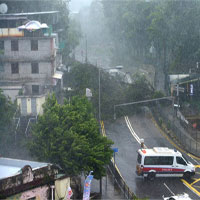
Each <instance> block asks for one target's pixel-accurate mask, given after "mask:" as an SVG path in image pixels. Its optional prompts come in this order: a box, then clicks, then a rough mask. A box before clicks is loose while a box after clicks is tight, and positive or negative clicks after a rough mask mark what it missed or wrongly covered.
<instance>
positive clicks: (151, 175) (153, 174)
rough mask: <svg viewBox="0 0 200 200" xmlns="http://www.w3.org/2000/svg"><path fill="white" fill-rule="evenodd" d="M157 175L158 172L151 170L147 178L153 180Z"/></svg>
mask: <svg viewBox="0 0 200 200" xmlns="http://www.w3.org/2000/svg"><path fill="white" fill-rule="evenodd" d="M155 176H156V174H155V173H154V172H150V173H149V174H148V176H147V178H148V179H149V180H150V181H153V180H154V179H155Z"/></svg>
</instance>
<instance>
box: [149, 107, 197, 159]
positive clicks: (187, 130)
mask: <svg viewBox="0 0 200 200" xmlns="http://www.w3.org/2000/svg"><path fill="white" fill-rule="evenodd" d="M152 111H153V116H154V118H155V119H156V121H157V123H158V124H159V125H160V126H162V124H165V125H166V127H167V129H168V130H171V131H172V133H173V134H174V135H173V136H175V138H174V139H176V140H177V142H179V143H180V144H181V145H182V146H183V147H184V149H185V150H187V151H188V152H190V153H192V154H194V155H197V156H199V155H200V132H199V131H198V130H195V129H193V128H192V126H191V125H190V124H186V123H184V122H183V121H182V120H180V119H178V118H177V117H176V114H175V113H172V115H169V113H168V112H166V110H165V109H163V107H162V106H160V105H157V106H156V107H155V108H153V109H152Z"/></svg>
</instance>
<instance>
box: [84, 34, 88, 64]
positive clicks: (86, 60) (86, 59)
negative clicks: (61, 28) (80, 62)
mask: <svg viewBox="0 0 200 200" xmlns="http://www.w3.org/2000/svg"><path fill="white" fill-rule="evenodd" d="M87 62H88V58H87V35H86V36H85V63H86V64H87Z"/></svg>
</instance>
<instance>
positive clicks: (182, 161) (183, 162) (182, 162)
mask: <svg viewBox="0 0 200 200" xmlns="http://www.w3.org/2000/svg"><path fill="white" fill-rule="evenodd" d="M176 162H177V163H178V164H180V165H187V164H186V162H185V161H184V160H183V158H182V157H176Z"/></svg>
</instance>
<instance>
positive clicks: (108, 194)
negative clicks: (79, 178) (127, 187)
mask: <svg viewBox="0 0 200 200" xmlns="http://www.w3.org/2000/svg"><path fill="white" fill-rule="evenodd" d="M99 192H100V181H99V180H96V179H93V180H92V183H91V197H92V195H93V194H94V193H95V194H97V193H99ZM100 199H101V200H109V199H112V200H113V199H115V200H118V199H120V200H121V199H125V197H124V195H123V193H122V191H121V190H120V188H119V187H118V185H117V184H116V182H115V183H114V178H113V176H112V174H111V173H110V172H109V171H108V172H107V176H106V177H103V179H102V196H101V198H100Z"/></svg>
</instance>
